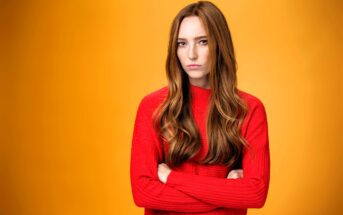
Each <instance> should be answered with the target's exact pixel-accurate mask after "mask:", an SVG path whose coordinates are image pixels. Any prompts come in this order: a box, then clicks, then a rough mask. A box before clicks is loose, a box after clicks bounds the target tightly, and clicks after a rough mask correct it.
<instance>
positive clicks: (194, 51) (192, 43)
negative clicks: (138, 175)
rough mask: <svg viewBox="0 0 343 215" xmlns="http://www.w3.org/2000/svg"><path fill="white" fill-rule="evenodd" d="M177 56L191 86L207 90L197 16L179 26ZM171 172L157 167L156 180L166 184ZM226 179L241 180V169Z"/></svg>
mask: <svg viewBox="0 0 343 215" xmlns="http://www.w3.org/2000/svg"><path fill="white" fill-rule="evenodd" d="M177 56H178V58H179V60H180V62H181V65H182V68H183V69H184V71H185V72H186V73H187V75H188V78H189V81H190V83H191V84H193V85H195V86H198V87H202V88H206V89H209V88H210V86H209V80H208V74H209V60H210V59H209V48H208V44H207V34H206V30H205V28H204V26H203V24H202V21H201V20H200V19H199V18H198V17H197V16H189V17H185V18H184V19H183V20H182V22H181V25H180V30H179V35H178V48H177ZM189 64H199V65H200V67H198V68H196V69H190V68H189V67H187V65H189ZM171 171H172V170H171V169H170V167H169V166H168V165H167V164H165V163H160V164H159V165H158V178H159V180H160V181H161V182H162V183H164V184H165V183H166V182H167V179H168V176H169V174H170V172H171ZM227 178H228V179H237V178H243V170H242V169H234V170H231V171H230V172H229V174H228V175H227Z"/></svg>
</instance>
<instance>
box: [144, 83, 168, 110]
mask: <svg viewBox="0 0 343 215" xmlns="http://www.w3.org/2000/svg"><path fill="white" fill-rule="evenodd" d="M167 95H168V87H167V86H164V87H161V88H159V89H157V90H154V91H151V92H149V93H147V94H146V95H145V96H143V98H142V99H141V101H140V103H139V110H141V111H153V110H154V109H156V108H157V106H158V105H159V104H161V103H162V102H163V100H164V99H165V98H166V97H167Z"/></svg>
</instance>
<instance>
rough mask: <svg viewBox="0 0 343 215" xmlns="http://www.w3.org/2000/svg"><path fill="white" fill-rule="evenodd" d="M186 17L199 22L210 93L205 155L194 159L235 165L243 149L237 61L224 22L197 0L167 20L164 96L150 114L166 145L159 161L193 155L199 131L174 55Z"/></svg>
mask: <svg viewBox="0 0 343 215" xmlns="http://www.w3.org/2000/svg"><path fill="white" fill-rule="evenodd" d="M188 16H197V17H199V18H200V19H201V20H202V23H203V24H204V28H205V30H206V33H207V36H208V45H209V52H210V61H209V62H210V71H209V83H210V88H211V90H212V93H211V99H210V104H209V109H208V110H209V111H208V117H207V119H206V135H207V140H208V144H209V147H208V153H207V155H206V156H205V157H204V159H203V160H201V161H199V162H200V163H202V164H223V165H225V166H227V167H232V166H234V165H236V164H239V161H240V159H241V155H242V151H243V148H244V146H248V144H247V142H246V140H245V139H244V138H243V137H242V136H241V134H240V131H241V125H242V123H243V120H244V117H245V115H246V113H247V105H246V104H245V103H244V101H243V100H242V99H241V98H240V97H239V95H238V89H237V78H236V71H237V65H236V60H235V54H234V48H233V44H232V39H231V34H230V31H229V28H228V24H227V22H226V19H225V17H224V15H223V14H222V12H221V11H220V10H219V9H218V8H217V7H216V6H215V5H214V4H213V3H211V2H208V1H199V2H197V3H193V4H190V5H188V6H186V7H185V8H183V9H182V10H181V11H180V12H179V13H178V14H177V15H176V17H175V18H174V20H173V22H172V25H171V30H170V38H169V47H168V56H167V60H166V73H167V79H168V95H167V97H166V99H165V100H164V101H163V102H162V103H161V105H160V106H159V107H158V108H157V109H156V111H155V112H154V116H153V119H154V120H153V123H154V128H155V130H156V131H157V133H158V134H159V136H160V137H161V138H162V139H163V140H164V142H167V143H168V144H169V149H168V153H167V154H166V155H165V162H166V163H167V164H168V165H169V166H171V167H176V166H179V165H180V164H182V163H183V162H185V161H187V160H189V159H191V158H193V157H194V156H195V155H196V154H197V153H198V152H199V150H200V148H201V143H200V139H201V138H200V133H199V130H198V128H197V126H196V124H195V121H194V118H193V116H192V113H191V107H190V104H191V96H192V95H191V93H190V83H189V79H188V76H187V74H186V73H185V71H184V70H183V68H182V66H181V63H180V61H179V59H178V57H177V38H178V32H179V28H180V24H181V22H182V20H183V19H184V18H185V17H188ZM162 144H163V143H162Z"/></svg>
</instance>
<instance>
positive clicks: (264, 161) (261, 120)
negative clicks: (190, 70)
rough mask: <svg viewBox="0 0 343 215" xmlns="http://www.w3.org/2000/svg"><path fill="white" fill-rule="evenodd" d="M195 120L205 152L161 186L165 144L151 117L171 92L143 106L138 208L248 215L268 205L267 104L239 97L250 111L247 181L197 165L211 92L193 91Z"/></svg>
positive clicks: (136, 158) (136, 145) (137, 143)
mask: <svg viewBox="0 0 343 215" xmlns="http://www.w3.org/2000/svg"><path fill="white" fill-rule="evenodd" d="M190 89H191V93H192V97H193V100H192V103H191V105H192V109H191V110H192V114H193V116H194V119H195V122H196V124H197V126H198V128H199V130H200V134H201V144H202V148H201V150H200V151H199V153H198V154H197V156H196V157H194V158H193V159H191V160H189V161H187V162H185V163H183V164H182V165H181V166H180V167H178V168H175V169H173V170H172V171H171V173H170V174H169V176H168V178H167V183H166V184H163V183H162V182H160V181H159V179H158V175H157V167H158V164H159V163H161V162H163V153H165V152H166V150H167V149H165V150H163V149H162V143H161V140H160V139H159V138H158V136H157V133H156V132H155V130H154V129H153V125H152V121H151V120H152V113H153V111H154V110H155V109H156V108H157V106H158V105H159V104H160V103H161V102H162V101H163V99H164V98H165V97H166V96H167V90H168V89H167V87H163V88H161V89H159V90H157V91H155V92H152V93H150V94H148V95H146V96H145V97H144V98H143V99H142V101H141V102H140V104H139V107H138V110H137V114H136V120H135V124H134V131H133V137H132V147H131V164H130V176H131V186H132V194H133V198H134V201H135V204H136V205H137V206H139V207H144V208H145V214H146V215H154V214H179V215H180V214H197V215H200V214H201V215H205V214H207V215H244V214H247V208H261V207H263V205H264V204H265V201H266V198H267V194H268V188H269V177H270V157H269V141H268V127H267V116H266V111H265V108H264V105H263V103H262V102H261V101H260V100H259V99H258V98H257V97H255V96H253V95H251V94H248V93H246V92H243V91H241V90H240V91H239V96H240V97H241V98H243V100H244V101H246V102H247V104H248V107H249V111H248V113H247V115H246V117H245V119H244V122H243V125H242V131H241V133H242V135H243V137H244V138H245V139H246V140H247V142H248V143H249V144H250V145H251V149H252V151H249V150H246V149H245V150H244V152H243V156H242V161H241V167H240V168H242V169H243V175H244V177H243V178H241V179H227V178H226V177H227V174H228V173H229V171H230V170H231V169H228V168H226V167H225V166H223V165H201V164H198V163H197V162H196V161H197V160H198V159H201V158H203V157H204V156H205V155H206V153H207V150H208V143H207V138H206V117H207V110H208V104H209V101H210V97H211V94H212V92H211V90H210V89H205V88H201V87H198V86H195V85H190Z"/></svg>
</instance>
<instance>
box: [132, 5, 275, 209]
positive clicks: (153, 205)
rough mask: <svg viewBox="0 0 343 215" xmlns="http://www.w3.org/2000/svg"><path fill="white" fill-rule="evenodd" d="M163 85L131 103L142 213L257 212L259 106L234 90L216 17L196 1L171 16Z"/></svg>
mask: <svg viewBox="0 0 343 215" xmlns="http://www.w3.org/2000/svg"><path fill="white" fill-rule="evenodd" d="M166 72H167V78H168V86H166V87H163V88H161V89H159V90H156V91H154V92H152V93H149V94H148V95H146V96H145V97H144V98H143V99H142V101H141V102H140V104H139V107H138V110H137V115H136V120H135V127H134V132H133V139H132V148H131V164H130V167H131V186H132V193H133V198H134V201H135V203H136V205H137V206H140V207H144V208H145V214H213V215H215V214H217V215H219V214H226V215H233V214H235V215H237V214H239V215H241V214H247V208H261V207H263V205H264V203H265V201H266V197H267V193H268V187H269V175H270V158H269V141H268V128H267V117H266V112H265V108H264V105H263V103H262V102H261V101H260V100H259V99H258V98H257V97H255V96H253V95H251V94H248V93H246V92H244V91H241V90H238V89H237V79H236V60H235V55H234V48H233V44H232V40H231V36H230V31H229V28H228V25H227V22H226V20H225V17H224V15H223V14H222V12H221V11H220V10H219V9H218V8H217V7H216V6H215V5H214V4H212V3H210V2H207V1H199V2H197V3H193V4H190V5H188V6H186V7H185V8H183V9H182V10H181V11H180V12H179V13H178V14H177V16H176V17H175V19H174V21H173V23H172V27H171V31H170V41H169V48H168V56H167V62H166Z"/></svg>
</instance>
